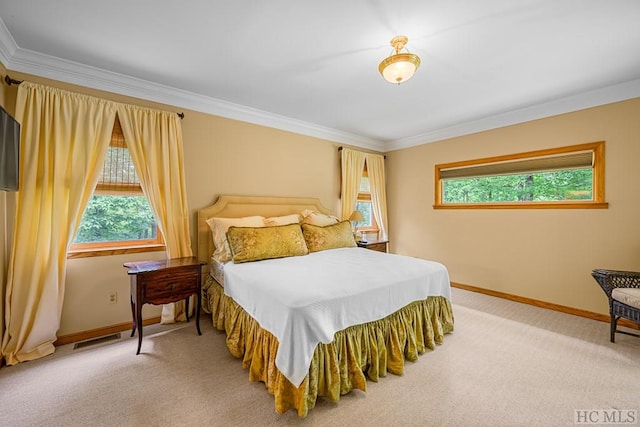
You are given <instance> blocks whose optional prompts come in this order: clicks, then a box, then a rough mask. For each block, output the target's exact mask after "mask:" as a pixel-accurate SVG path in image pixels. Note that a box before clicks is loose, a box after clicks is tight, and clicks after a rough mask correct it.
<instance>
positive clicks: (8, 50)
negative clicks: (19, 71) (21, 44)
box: [0, 19, 18, 67]
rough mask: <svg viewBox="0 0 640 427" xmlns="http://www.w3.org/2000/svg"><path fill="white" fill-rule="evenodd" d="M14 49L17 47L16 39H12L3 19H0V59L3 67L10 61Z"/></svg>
mask: <svg viewBox="0 0 640 427" xmlns="http://www.w3.org/2000/svg"><path fill="white" fill-rule="evenodd" d="M16 49H18V45H16V41H15V40H14V39H13V36H12V35H11V33H10V32H9V30H7V27H6V26H5V25H4V21H3V20H2V19H0V61H2V63H3V64H5V67H6V66H7V64H9V62H10V61H11V57H12V56H13V55H14V53H15V52H16Z"/></svg>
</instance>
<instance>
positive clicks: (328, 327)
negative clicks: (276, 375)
mask: <svg viewBox="0 0 640 427" xmlns="http://www.w3.org/2000/svg"><path fill="white" fill-rule="evenodd" d="M224 275H225V278H224V282H225V286H224V291H225V293H226V294H227V295H228V296H230V297H231V298H233V299H234V300H235V301H236V302H237V303H238V304H239V305H240V306H241V307H242V308H243V309H244V310H245V311H246V312H247V313H249V314H250V315H251V316H252V317H253V318H254V319H256V320H257V321H258V323H259V324H260V326H261V327H262V328H264V329H266V330H268V331H269V332H271V333H272V334H273V335H274V336H275V337H276V338H278V342H279V346H278V354H277V356H276V366H277V367H278V369H279V370H280V372H282V373H283V374H284V375H285V376H286V377H287V378H288V379H289V381H291V383H293V384H294V385H296V386H299V385H300V383H301V382H302V381H303V380H304V377H305V376H306V374H307V372H308V371H309V365H310V363H311V359H312V357H313V352H314V350H315V348H316V346H317V345H318V343H320V342H322V343H325V344H327V343H330V342H331V341H333V335H334V334H335V333H336V332H337V331H340V330H342V329H345V328H347V327H349V326H353V325H359V324H362V323H366V322H371V321H374V320H378V319H381V318H383V317H385V316H387V315H389V314H391V313H393V312H395V311H397V310H399V309H400V308H402V307H404V306H406V305H408V304H409V303H411V302H414V301H418V300H422V299H425V298H427V297H428V296H444V297H446V298H448V299H450V298H451V288H450V286H449V274H448V272H447V269H446V268H445V267H444V266H443V265H442V264H439V263H437V262H432V261H426V260H423V259H418V258H412V257H407V256H401V255H394V254H386V253H381V252H377V251H372V250H369V249H363V248H341V249H331V250H326V251H321V252H313V253H310V254H309V255H305V256H297V257H288V258H279V259H272V260H264V261H258V262H247V263H242V264H234V263H232V262H230V263H228V264H227V265H226V266H225V268H224Z"/></svg>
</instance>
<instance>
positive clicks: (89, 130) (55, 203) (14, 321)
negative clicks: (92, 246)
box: [0, 82, 192, 365]
mask: <svg viewBox="0 0 640 427" xmlns="http://www.w3.org/2000/svg"><path fill="white" fill-rule="evenodd" d="M116 115H118V117H119V118H120V122H121V124H122V128H123V133H124V135H125V139H126V141H127V145H128V147H129V151H130V152H131V153H132V159H133V162H134V165H135V167H136V172H137V173H138V176H139V178H140V181H141V186H142V189H143V191H144V193H145V195H146V196H147V198H148V199H149V204H150V205H151V207H152V209H153V211H154V214H155V215H156V219H157V221H158V225H159V228H160V231H161V232H162V234H163V236H164V238H165V242H166V246H167V254H168V256H169V257H183V256H191V255H192V251H191V240H190V233H189V218H188V213H187V200H186V190H185V187H186V186H185V180H184V171H183V153H182V129H181V127H180V122H179V120H178V117H177V115H176V114H175V113H169V112H162V111H156V110H151V109H145V108H140V107H136V106H131V105H126V104H119V103H115V102H110V101H106V100H102V99H99V98H94V97H90V96H86V95H81V94H77V93H73V92H67V91H64V90H61V89H56V88H50V87H46V86H41V85H38V84H34V83H30V82H23V83H22V84H21V85H20V86H19V87H18V96H17V102H16V118H17V119H18V121H19V122H20V123H21V142H20V144H21V145H20V150H21V156H20V191H19V192H18V193H17V198H16V221H15V232H14V238H13V242H12V249H11V255H10V259H9V265H8V277H7V289H6V297H5V329H4V334H3V336H2V346H1V353H0V356H2V358H4V360H5V361H6V363H7V365H13V364H16V363H19V362H23V361H27V360H33V359H37V358H39V357H43V356H46V355H48V354H51V353H53V352H54V350H55V348H54V346H53V343H54V342H55V340H56V339H57V336H56V333H57V331H58V329H59V327H60V317H61V314H62V305H63V300H64V288H65V276H66V266H67V251H68V249H69V247H70V245H71V243H72V241H73V238H74V235H75V233H76V231H77V229H78V226H79V224H80V221H81V220H82V215H83V213H84V209H85V207H86V205H87V202H88V200H89V198H90V197H91V195H92V194H93V190H94V188H95V186H96V183H97V180H98V178H99V175H100V171H101V169H102V165H103V163H104V158H105V156H106V152H107V150H108V147H109V143H110V141H111V134H112V131H113V126H114V122H115V118H116ZM181 304H182V305H176V306H175V307H174V306H173V305H171V306H169V307H163V321H165V322H171V321H176V320H186V317H185V315H184V303H181Z"/></svg>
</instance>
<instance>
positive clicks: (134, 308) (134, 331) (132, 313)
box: [129, 296, 136, 337]
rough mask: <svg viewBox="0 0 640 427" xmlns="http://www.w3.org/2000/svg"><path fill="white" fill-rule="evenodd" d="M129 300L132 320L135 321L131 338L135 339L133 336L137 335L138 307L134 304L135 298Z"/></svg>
mask: <svg viewBox="0 0 640 427" xmlns="http://www.w3.org/2000/svg"><path fill="white" fill-rule="evenodd" d="M129 300H130V301H131V318H132V319H133V321H132V323H133V324H132V325H131V336H132V337H133V334H135V333H136V307H135V305H134V304H133V296H131V297H130V298H129Z"/></svg>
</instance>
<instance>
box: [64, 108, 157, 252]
mask: <svg viewBox="0 0 640 427" xmlns="http://www.w3.org/2000/svg"><path fill="white" fill-rule="evenodd" d="M121 132H122V131H121V130H120V124H119V121H118V120H117V119H116V123H115V124H114V131H113V135H112V137H111V142H110V144H109V146H110V147H117V148H127V149H128V147H127V144H126V141H125V140H124V137H123V136H122V133H121ZM96 194H99V195H113V196H121V197H127V196H145V197H146V195H145V194H144V192H143V191H142V186H141V185H140V184H139V183H138V184H133V185H132V184H122V185H118V184H116V183H109V184H103V183H98V184H96V187H95V188H94V190H93V193H92V194H91V197H93V196H94V195H96ZM148 200H149V199H148V198H147V202H148ZM83 217H84V212H83ZM81 221H82V218H81ZM164 250H166V245H165V242H164V238H163V237H162V232H161V231H160V228H159V227H158V226H157V220H156V238H155V239H144V240H119V241H111V242H92V243H71V245H70V246H69V250H68V251H67V258H69V259H70V258H85V257H95V256H109V255H120V254H132V253H142V252H160V251H164Z"/></svg>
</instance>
